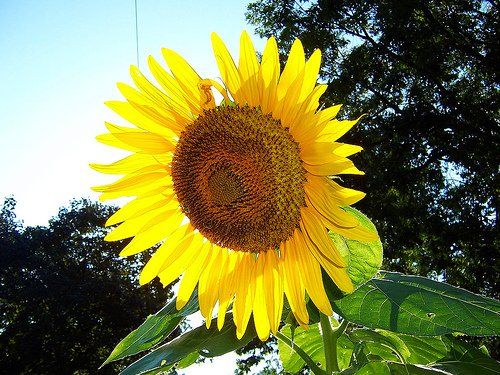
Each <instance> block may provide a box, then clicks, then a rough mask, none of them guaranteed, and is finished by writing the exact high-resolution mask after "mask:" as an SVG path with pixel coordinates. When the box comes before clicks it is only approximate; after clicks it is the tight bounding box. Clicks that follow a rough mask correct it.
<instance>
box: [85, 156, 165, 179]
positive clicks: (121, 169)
mask: <svg viewBox="0 0 500 375" xmlns="http://www.w3.org/2000/svg"><path fill="white" fill-rule="evenodd" d="M170 162H171V157H165V155H161V156H153V155H147V154H132V155H129V156H127V157H125V158H123V159H120V160H118V161H115V162H114V163H111V164H96V163H92V164H90V167H91V168H92V169H94V170H96V171H97V172H101V173H107V174H127V173H133V172H135V171H139V170H140V169H142V168H145V167H151V166H155V167H158V168H164V169H165V170H168V169H169V167H168V166H167V164H169V163H170Z"/></svg>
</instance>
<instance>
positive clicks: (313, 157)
mask: <svg viewBox="0 0 500 375" xmlns="http://www.w3.org/2000/svg"><path fill="white" fill-rule="evenodd" d="M301 146H302V147H301V149H300V157H301V159H302V160H303V161H304V163H307V164H309V165H322V164H328V163H336V162H338V161H341V160H342V158H340V157H339V156H338V155H335V154H334V153H333V152H334V150H335V148H336V146H335V144H334V143H331V142H313V143H311V144H301Z"/></svg>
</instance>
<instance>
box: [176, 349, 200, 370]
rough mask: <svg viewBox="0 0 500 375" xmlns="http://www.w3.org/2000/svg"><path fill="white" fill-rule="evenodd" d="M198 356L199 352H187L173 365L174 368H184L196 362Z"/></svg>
mask: <svg viewBox="0 0 500 375" xmlns="http://www.w3.org/2000/svg"><path fill="white" fill-rule="evenodd" d="M198 358H200V353H198V352H192V353H191V354H188V355H187V356H186V357H184V358H183V359H181V360H180V361H179V363H177V365H176V366H175V367H176V368H186V367H189V366H191V365H192V364H193V363H195V362H196V360H197V359H198Z"/></svg>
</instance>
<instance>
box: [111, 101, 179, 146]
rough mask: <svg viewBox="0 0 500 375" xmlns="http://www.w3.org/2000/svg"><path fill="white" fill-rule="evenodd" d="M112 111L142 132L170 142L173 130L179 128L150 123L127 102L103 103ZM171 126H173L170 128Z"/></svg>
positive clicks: (174, 125) (174, 135)
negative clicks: (156, 135)
mask: <svg viewBox="0 0 500 375" xmlns="http://www.w3.org/2000/svg"><path fill="white" fill-rule="evenodd" d="M104 104H105V105H106V106H107V107H108V108H110V109H111V110H112V111H114V112H115V113H117V114H118V115H120V116H121V117H123V118H124V119H125V120H127V121H129V122H130V123H131V124H134V125H135V126H137V127H138V128H140V129H142V130H146V131H148V132H151V133H156V134H159V135H161V136H163V137H165V138H166V139H168V140H172V139H174V138H175V137H176V133H175V131H174V130H173V129H179V128H180V126H178V125H177V124H174V123H172V124H171V126H168V127H167V126H166V125H165V123H157V122H155V121H152V120H151V119H150V118H149V117H146V116H144V115H143V114H142V113H140V112H139V111H137V109H136V108H135V107H134V106H133V105H132V104H130V103H129V102H121V101H117V100H115V101H107V102H105V103H104ZM172 125H173V126H172Z"/></svg>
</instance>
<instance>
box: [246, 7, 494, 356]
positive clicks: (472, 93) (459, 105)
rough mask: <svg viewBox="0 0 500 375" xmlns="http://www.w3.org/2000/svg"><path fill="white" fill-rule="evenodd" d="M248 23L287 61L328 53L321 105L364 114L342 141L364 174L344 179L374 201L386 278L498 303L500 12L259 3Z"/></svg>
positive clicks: (368, 203) (368, 204)
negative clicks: (430, 282) (414, 279)
mask: <svg viewBox="0 0 500 375" xmlns="http://www.w3.org/2000/svg"><path fill="white" fill-rule="evenodd" d="M247 20H248V21H249V22H250V23H251V24H253V25H254V26H255V27H256V30H257V32H258V33H259V34H260V35H261V36H265V37H269V36H271V35H274V36H275V37H276V38H277V41H278V45H279V46H280V48H281V52H282V55H284V54H285V52H286V51H288V50H289V48H290V46H291V44H292V43H293V41H294V39H295V38H299V39H300V40H301V41H302V43H303V45H304V49H305V51H306V54H310V53H312V51H313V50H314V49H316V48H319V49H320V50H321V52H322V54H323V65H322V71H321V77H322V80H323V81H324V82H325V83H328V84H329V88H328V90H327V92H326V94H325V95H324V96H323V98H322V100H323V101H324V102H325V104H326V105H332V104H334V103H345V106H344V110H343V113H342V114H343V115H344V116H346V117H349V118H357V117H358V116H360V115H361V114H366V116H365V117H364V118H363V120H362V121H361V122H360V123H359V125H358V126H357V127H356V128H355V129H353V131H351V132H349V133H348V134H347V135H346V136H344V138H342V139H341V141H345V142H348V143H355V144H361V145H362V146H363V148H364V152H362V153H361V154H359V156H358V157H357V159H356V160H355V161H356V162H357V165H358V166H359V167H360V169H361V170H364V171H366V172H367V173H366V175H365V176H362V177H356V178H344V180H345V184H346V185H349V186H352V187H355V188H358V189H360V190H363V191H365V192H367V193H368V195H367V197H366V198H365V199H364V200H363V201H361V202H360V203H359V204H358V207H359V208H360V209H361V210H362V211H363V212H364V213H366V214H367V215H368V216H369V217H371V218H372V219H373V221H374V222H375V224H376V226H377V229H378V231H379V233H380V235H381V238H382V241H383V243H384V253H385V254H384V256H385V259H384V265H383V268H385V269H389V270H394V271H399V272H404V273H411V274H419V275H424V276H430V277H435V278H436V277H438V278H440V279H441V280H444V281H446V282H449V283H451V284H453V285H457V286H461V287H463V288H466V289H469V290H472V291H474V292H479V293H483V294H486V295H489V296H492V297H496V298H498V295H499V294H498V292H499V291H500V285H499V279H498V276H497V275H498V272H499V269H500V264H499V256H498V255H499V251H498V249H499V241H500V240H499V235H498V234H499V233H498V226H497V223H498V208H499V198H498V197H499V195H498V194H499V191H500V178H499V177H498V176H499V175H498V150H499V149H500V137H499V132H498V129H499V122H500V121H499V120H500V106H499V99H500V95H499V91H498V88H499V72H500V64H498V56H499V52H500V46H499V41H500V35H499V23H500V17H499V5H498V3H497V2H494V1H478V0H453V1H445V2H443V1H435V0H430V1H419V0H403V1H399V0H398V1H397V0H391V1H380V0H367V1H355V0H340V1H331V0H314V1H304V0H285V1H282V0H262V1H256V2H252V3H250V4H249V5H248V12H247ZM284 62H285V61H282V63H284ZM493 346H495V345H493ZM497 350H498V349H495V348H493V353H495V352H496V351H497ZM250 359H252V358H251V357H250ZM253 361H256V359H255V358H253Z"/></svg>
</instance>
